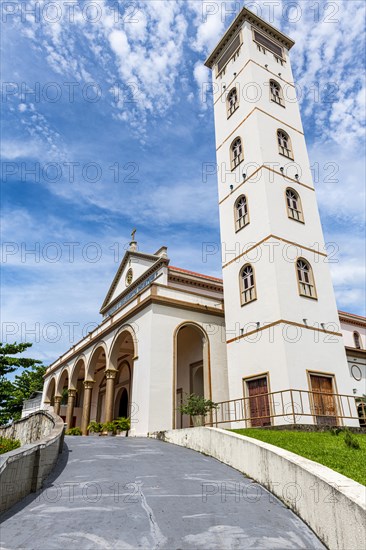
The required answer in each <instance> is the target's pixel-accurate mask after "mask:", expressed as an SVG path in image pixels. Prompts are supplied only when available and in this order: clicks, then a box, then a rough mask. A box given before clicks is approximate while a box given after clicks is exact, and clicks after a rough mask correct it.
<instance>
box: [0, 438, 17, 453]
mask: <svg viewBox="0 0 366 550" xmlns="http://www.w3.org/2000/svg"><path fill="white" fill-rule="evenodd" d="M18 447H20V441H19V439H9V438H8V437H0V455H2V454H4V453H8V452H9V451H14V449H18Z"/></svg>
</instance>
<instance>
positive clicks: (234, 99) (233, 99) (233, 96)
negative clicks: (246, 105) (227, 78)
mask: <svg viewBox="0 0 366 550" xmlns="http://www.w3.org/2000/svg"><path fill="white" fill-rule="evenodd" d="M238 107H239V101H238V92H237V89H236V88H232V90H230V92H229V93H228V95H227V117H228V118H229V117H230V116H231V115H232V114H233V112H234V111H236V109H237V108H238Z"/></svg>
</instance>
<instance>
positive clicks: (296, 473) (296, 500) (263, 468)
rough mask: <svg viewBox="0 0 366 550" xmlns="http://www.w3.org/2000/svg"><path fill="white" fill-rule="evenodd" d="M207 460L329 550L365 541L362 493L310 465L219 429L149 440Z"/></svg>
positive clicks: (365, 494)
mask: <svg viewBox="0 0 366 550" xmlns="http://www.w3.org/2000/svg"><path fill="white" fill-rule="evenodd" d="M149 437H154V438H157V439H161V440H163V441H167V442H169V443H174V444H176V445H181V446H183V447H188V448H190V449H194V450H195V451H199V452H201V453H204V454H207V455H209V456H212V457H214V458H216V459H218V460H220V461H221V462H223V463H225V464H228V465H229V466H232V467H233V468H235V469H236V470H239V471H240V472H243V473H244V474H246V475H247V476H249V477H250V478H252V479H254V480H255V481H257V482H258V483H260V484H261V485H263V486H264V487H266V488H267V489H269V490H270V491H271V492H272V493H273V494H274V495H276V496H277V497H278V498H279V499H280V500H281V501H282V502H284V503H285V504H286V505H287V506H288V507H289V508H291V509H292V510H293V511H294V512H295V513H296V514H297V515H298V516H300V518H302V519H303V521H305V523H307V524H308V525H309V527H311V529H313V531H314V532H315V533H316V535H317V536H318V537H319V539H320V540H321V541H322V542H323V543H324V544H325V545H326V546H327V547H328V548H330V549H331V550H333V549H337V550H338V549H339V550H344V549H345V548H347V550H359V549H360V548H364V545H365V540H366V491H365V487H364V486H363V485H361V484H359V483H356V482H355V481H353V480H351V479H349V478H347V477H345V476H343V475H341V474H338V473H337V472H334V471H333V470H331V469H330V468H327V467H326V466H322V465H321V464H318V463H316V462H313V461H312V460H308V459H307V458H303V457H301V456H298V455H296V454H294V453H291V452H289V451H286V450H284V449H281V448H279V447H275V446H274V445H269V444H268V443H263V442H262V441H259V440H256V439H252V438H249V437H244V436H241V435H238V434H235V433H232V432H228V431H226V430H221V429H219V428H203V427H202V428H188V429H183V430H169V431H165V432H155V433H153V434H149Z"/></svg>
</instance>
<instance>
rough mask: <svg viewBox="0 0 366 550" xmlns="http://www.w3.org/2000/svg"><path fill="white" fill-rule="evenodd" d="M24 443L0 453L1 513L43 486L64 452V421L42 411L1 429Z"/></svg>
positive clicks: (0, 431)
mask: <svg viewBox="0 0 366 550" xmlns="http://www.w3.org/2000/svg"><path fill="white" fill-rule="evenodd" d="M0 435H1V436H3V437H13V438H15V439H19V440H20V442H21V443H22V446H21V447H19V448H18V449H15V450H14V451H10V452H9V453H4V454H3V455H0V495H1V496H0V513H2V512H4V511H5V510H7V509H8V508H10V507H11V506H13V504H15V503H16V502H18V501H19V500H21V499H22V498H24V497H25V496H26V495H28V494H29V493H31V492H35V491H37V490H38V489H40V488H41V487H42V484H43V481H44V480H45V479H46V477H47V476H48V475H49V474H50V472H51V471H52V469H53V468H54V466H55V464H56V462H57V458H58V455H59V453H60V452H62V445H63V436H64V423H63V421H62V419H61V418H60V417H59V416H56V415H55V414H54V413H52V412H49V411H48V412H46V411H38V412H35V413H33V414H31V415H30V416H27V417H25V418H22V419H21V420H19V421H18V422H14V423H13V424H12V425H11V426H9V427H7V428H1V429H0Z"/></svg>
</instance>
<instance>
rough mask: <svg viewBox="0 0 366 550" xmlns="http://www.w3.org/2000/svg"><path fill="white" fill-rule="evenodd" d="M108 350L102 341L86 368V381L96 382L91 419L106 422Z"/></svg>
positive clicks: (92, 398) (94, 349)
mask: <svg viewBox="0 0 366 550" xmlns="http://www.w3.org/2000/svg"><path fill="white" fill-rule="evenodd" d="M107 358H108V348H107V345H106V343H105V342H104V341H103V340H101V341H100V342H98V343H97V344H96V345H95V346H94V348H93V350H92V352H91V354H90V357H89V361H88V364H87V367H86V372H85V380H90V381H95V383H94V384H93V389H92V397H91V409H90V415H91V416H90V419H91V420H98V422H99V421H102V422H104V419H103V411H104V397H105V386H104V385H103V382H104V379H105V370H106V368H107V365H108V359H107Z"/></svg>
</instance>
